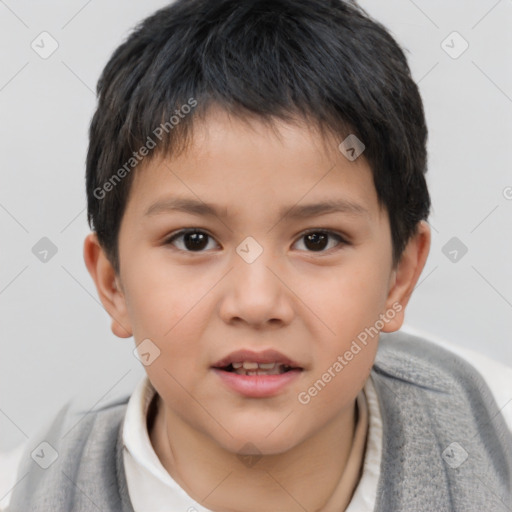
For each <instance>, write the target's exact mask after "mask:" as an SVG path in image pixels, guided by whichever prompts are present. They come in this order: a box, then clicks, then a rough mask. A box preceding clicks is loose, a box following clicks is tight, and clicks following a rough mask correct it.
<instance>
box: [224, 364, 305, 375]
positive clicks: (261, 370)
mask: <svg viewBox="0 0 512 512" xmlns="http://www.w3.org/2000/svg"><path fill="white" fill-rule="evenodd" d="M217 369H218V370H223V371H225V372H230V373H236V374H237V375H280V374H282V373H287V372H290V371H302V368H298V367H292V366H288V365H286V364H279V363H252V362H250V363H246V362H245V363H230V364H228V365H227V366H224V367H221V368H217Z"/></svg>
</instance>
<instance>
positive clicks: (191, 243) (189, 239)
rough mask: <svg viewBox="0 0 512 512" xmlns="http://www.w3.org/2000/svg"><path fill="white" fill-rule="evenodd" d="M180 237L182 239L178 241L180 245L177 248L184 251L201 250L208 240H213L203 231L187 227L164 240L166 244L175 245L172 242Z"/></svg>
mask: <svg viewBox="0 0 512 512" xmlns="http://www.w3.org/2000/svg"><path fill="white" fill-rule="evenodd" d="M180 239H181V240H182V241H180V245H181V247H178V249H181V250H183V251H186V252H203V250H204V249H205V247H207V246H208V240H209V239H211V240H213V238H212V237H211V236H210V235H209V234H208V233H205V232H204V231H200V230H197V229H189V230H183V231H180V232H178V233H176V234H175V235H173V236H171V238H169V239H168V240H167V241H166V244H172V245H177V244H174V242H175V241H176V240H180Z"/></svg>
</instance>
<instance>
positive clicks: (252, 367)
mask: <svg viewBox="0 0 512 512" xmlns="http://www.w3.org/2000/svg"><path fill="white" fill-rule="evenodd" d="M243 365H244V370H257V369H258V363H252V362H249V361H244V363H243Z"/></svg>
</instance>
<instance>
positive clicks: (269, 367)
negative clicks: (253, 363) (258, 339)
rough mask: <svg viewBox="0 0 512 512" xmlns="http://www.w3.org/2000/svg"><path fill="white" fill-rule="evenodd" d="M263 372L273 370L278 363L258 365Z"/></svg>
mask: <svg viewBox="0 0 512 512" xmlns="http://www.w3.org/2000/svg"><path fill="white" fill-rule="evenodd" d="M258 366H259V367H260V368H261V369H262V370H272V369H273V368H274V367H275V366H276V363H259V365H258Z"/></svg>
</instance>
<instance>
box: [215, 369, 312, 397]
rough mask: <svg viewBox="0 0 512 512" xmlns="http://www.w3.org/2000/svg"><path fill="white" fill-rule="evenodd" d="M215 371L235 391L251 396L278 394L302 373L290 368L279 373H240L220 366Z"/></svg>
mask: <svg viewBox="0 0 512 512" xmlns="http://www.w3.org/2000/svg"><path fill="white" fill-rule="evenodd" d="M213 371H214V372H215V373H216V374H217V375H218V376H219V377H220V378H221V379H222V381H223V382H224V383H225V384H226V385H227V386H228V387H229V388H231V389H232V390H233V391H236V392H237V393H240V394H241V395H244V396H247V397H251V398H265V397H269V396H274V395H277V394H278V393H279V392H280V391H282V390H283V389H284V388H285V387H286V386H288V385H289V384H290V383H291V382H293V381H294V380H295V379H297V378H298V377H299V376H300V374H301V373H302V372H301V370H290V371H288V372H285V373H280V374H279V375H238V373H234V372H226V371H224V370H219V369H218V368H213Z"/></svg>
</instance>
